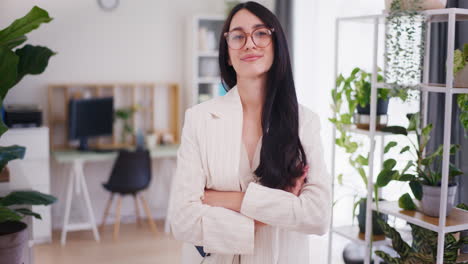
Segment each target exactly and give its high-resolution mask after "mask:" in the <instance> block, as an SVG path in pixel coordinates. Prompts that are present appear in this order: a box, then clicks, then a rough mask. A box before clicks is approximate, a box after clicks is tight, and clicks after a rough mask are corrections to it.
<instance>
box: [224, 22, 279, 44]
mask: <svg viewBox="0 0 468 264" xmlns="http://www.w3.org/2000/svg"><path fill="white" fill-rule="evenodd" d="M264 28H266V29H268V30H269V31H270V36H272V35H273V32H275V28H270V27H266V26H264V27H259V28H256V29H254V30H253V31H252V32H251V33H247V32H245V31H243V30H241V29H234V30H231V31H228V32H224V34H223V36H224V38H225V39H226V44H227V45H228V47H229V48H231V47H230V46H229V41H228V40H227V37H228V35H229V33H231V32H233V31H236V30H238V31H241V32H242V33H244V35H245V36H246V38H245V41H244V44H243V45H242V46H241V47H240V48H238V49H233V48H231V49H233V50H240V49H242V48H243V47H245V45H246V44H247V38H248V37H249V36H250V39H251V40H252V43H253V44H254V45H255V47H258V48H266V47H268V46H270V44H271V41H270V43H268V45H266V46H265V47H259V46H258V45H257V43H255V41H254V39H253V33H254V32H255V31H257V30H259V29H264Z"/></svg>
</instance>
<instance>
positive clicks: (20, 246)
mask: <svg viewBox="0 0 468 264" xmlns="http://www.w3.org/2000/svg"><path fill="white" fill-rule="evenodd" d="M27 242H28V232H27V225H26V224H25V223H23V222H14V221H9V222H3V223H1V224H0V256H1V263H8V264H21V263H23V251H24V248H25V247H26V245H27Z"/></svg>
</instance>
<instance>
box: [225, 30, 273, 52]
mask: <svg viewBox="0 0 468 264" xmlns="http://www.w3.org/2000/svg"><path fill="white" fill-rule="evenodd" d="M273 32H275V29H274V28H267V27H261V28H257V29H255V30H254V31H252V33H245V32H244V31H242V30H240V29H235V30H232V31H229V32H225V33H224V37H225V38H226V42H227V44H228V46H229V47H230V48H231V49H234V50H238V49H242V48H243V47H244V46H245V44H246V43H247V37H248V36H249V35H250V38H251V39H252V42H253V43H254V44H255V46H257V47H259V48H265V47H267V46H268V45H270V43H271V38H272V37H271V36H272V34H273Z"/></svg>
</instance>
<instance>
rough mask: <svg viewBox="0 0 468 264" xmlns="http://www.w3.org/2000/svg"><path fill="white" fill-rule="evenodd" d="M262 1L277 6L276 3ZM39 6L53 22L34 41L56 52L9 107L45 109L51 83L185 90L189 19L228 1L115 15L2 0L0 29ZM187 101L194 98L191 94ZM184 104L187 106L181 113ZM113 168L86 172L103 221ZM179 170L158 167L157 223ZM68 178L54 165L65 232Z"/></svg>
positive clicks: (74, 5)
mask: <svg viewBox="0 0 468 264" xmlns="http://www.w3.org/2000/svg"><path fill="white" fill-rule="evenodd" d="M260 2H262V3H263V4H265V5H266V6H267V7H269V8H270V9H271V8H272V7H273V0H262V1H260ZM34 5H38V6H40V7H41V8H44V9H46V10H47V11H48V12H49V15H50V16H51V17H53V18H54V20H53V21H52V22H51V23H49V24H44V25H42V26H41V27H40V28H39V29H37V30H36V31H33V32H31V33H30V34H29V35H28V37H29V40H28V43H30V44H35V45H43V46H47V47H49V48H50V49H52V50H54V51H55V52H57V53H58V54H57V55H56V56H54V57H52V58H51V60H50V62H49V66H48V68H47V69H46V71H45V72H44V73H43V74H41V75H38V76H26V77H25V78H24V79H23V80H22V81H21V82H20V83H19V84H18V85H17V86H16V87H14V89H12V90H11V91H10V93H9V94H8V96H7V98H6V103H7V104H8V103H35V104H40V105H41V106H42V107H43V109H44V110H47V84H49V83H55V82H92V83H95V82H119V81H121V82H133V81H135V82H144V81H164V82H178V83H179V84H181V85H184V83H185V80H184V77H185V76H186V74H185V73H184V72H183V71H184V69H185V67H184V63H186V61H187V60H186V58H185V51H186V50H187V48H186V47H187V45H192V44H191V43H190V41H191V40H190V39H187V38H186V37H185V33H186V27H187V18H188V17H190V16H192V15H195V14H222V13H224V11H225V10H224V8H225V7H224V1H222V0H191V1H187V0H157V1H156V0H138V1H136V0H132V1H120V6H119V7H118V8H117V9H116V10H115V11H113V12H105V11H102V10H100V8H99V7H98V5H97V2H96V0H81V1H77V0H41V1H34V0H21V1H17V0H1V1H0V28H4V27H6V26H8V25H9V24H10V23H11V22H12V21H13V20H14V19H16V18H18V17H21V16H23V15H25V14H26V13H27V12H28V11H29V10H30V9H31V8H32V7H33V6H34ZM182 91H183V93H187V91H186V90H185V89H184V88H183V89H182ZM182 96H183V97H184V98H190V96H188V95H187V94H183V95H182ZM185 105H187V104H186V102H184V103H183V108H185V107H184V106H185ZM182 110H183V109H182ZM182 113H183V111H182ZM44 114H46V113H44ZM44 119H45V120H46V118H44ZM181 120H183V119H181ZM111 167H112V162H95V163H89V164H88V165H87V166H86V168H85V174H86V179H87V182H88V186H89V191H90V193H91V199H92V202H93V207H94V212H95V216H96V218H97V219H98V221H100V219H101V216H102V213H103V211H104V206H105V202H106V199H107V197H108V194H107V193H106V192H105V191H104V190H103V188H102V186H101V183H102V182H105V181H106V180H107V178H108V176H109V173H110V170H111ZM174 167H175V161H174V160H160V161H154V162H153V171H154V173H153V181H152V185H151V187H150V189H149V191H148V192H147V193H146V196H147V198H148V200H149V202H150V205H151V207H152V210H153V215H155V216H156V217H158V218H161V217H164V216H165V214H166V212H165V210H166V208H167V198H168V195H169V193H168V190H169V188H167V186H168V184H170V181H171V176H172V172H173V170H174ZM67 173H68V168H67V167H65V166H63V165H58V164H56V163H55V162H53V163H52V166H51V187H52V194H54V195H56V196H57V197H58V198H59V202H58V203H57V204H55V205H54V206H53V208H52V209H53V225H54V227H55V228H58V227H61V225H62V221H63V220H62V219H63V211H64V201H65V186H66V185H65V184H66V179H67V177H66V176H67ZM80 200H81V199H80V198H78V199H76V200H75V201H78V202H77V203H76V204H74V206H73V207H72V208H73V210H72V217H73V218H74V219H82V218H84V217H85V216H86V214H85V213H84V212H85V211H84V210H83V208H82V206H80ZM122 215H123V218H124V220H128V221H132V220H133V219H132V218H131V216H133V215H134V207H133V202H132V200H131V199H130V198H127V199H125V200H124V202H123V207H122ZM111 218H112V214H111ZM110 220H111V221H110V222H112V219H110Z"/></svg>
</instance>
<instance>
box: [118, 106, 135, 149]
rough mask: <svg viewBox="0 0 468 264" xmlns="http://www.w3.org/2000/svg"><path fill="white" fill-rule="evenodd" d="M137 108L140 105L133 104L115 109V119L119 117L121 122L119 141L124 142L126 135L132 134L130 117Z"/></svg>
mask: <svg viewBox="0 0 468 264" xmlns="http://www.w3.org/2000/svg"><path fill="white" fill-rule="evenodd" d="M139 108H140V107H139V106H138V105H133V106H131V107H124V108H120V109H117V110H116V111H115V117H116V119H120V120H122V122H123V127H122V133H121V135H120V142H121V143H125V139H126V138H127V135H133V133H134V128H133V125H132V124H131V119H132V117H133V115H134V114H135V113H136V112H137V111H138V110H139Z"/></svg>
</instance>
